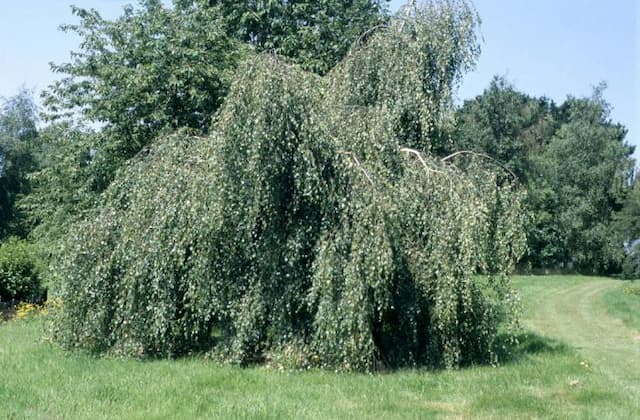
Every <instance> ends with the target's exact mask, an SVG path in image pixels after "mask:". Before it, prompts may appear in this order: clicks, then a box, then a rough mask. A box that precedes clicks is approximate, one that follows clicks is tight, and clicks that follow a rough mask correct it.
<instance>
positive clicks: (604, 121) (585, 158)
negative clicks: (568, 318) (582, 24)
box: [453, 79, 635, 273]
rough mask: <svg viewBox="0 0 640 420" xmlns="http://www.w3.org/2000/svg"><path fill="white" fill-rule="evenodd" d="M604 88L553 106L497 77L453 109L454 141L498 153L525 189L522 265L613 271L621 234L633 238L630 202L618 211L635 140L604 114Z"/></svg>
mask: <svg viewBox="0 0 640 420" xmlns="http://www.w3.org/2000/svg"><path fill="white" fill-rule="evenodd" d="M602 89H603V88H602V87H599V88H598V89H596V91H595V92H594V95H593V97H591V98H571V97H569V98H568V99H567V100H566V101H565V102H564V103H562V104H561V105H559V106H556V105H555V104H553V103H551V102H550V101H549V100H547V99H545V98H533V97H530V96H527V95H525V94H523V93H520V92H517V91H516V90H515V89H514V88H513V87H512V86H510V85H509V84H508V83H506V82H505V81H504V80H503V79H495V80H494V81H493V82H492V84H491V86H490V87H489V88H488V89H487V90H486V91H485V92H484V93H483V94H482V95H481V96H478V97H477V98H476V99H474V100H471V101H467V102H465V104H464V106H463V107H462V108H461V109H460V110H459V112H458V126H457V127H456V131H455V134H454V136H453V138H454V144H455V145H456V146H458V147H459V148H463V149H467V148H468V149H470V150H475V151H478V152H484V153H488V154H490V155H491V156H493V157H495V158H496V159H498V160H500V161H502V162H503V163H504V164H505V165H506V166H507V167H508V168H509V169H511V170H512V171H513V172H514V173H516V174H517V175H518V177H519V178H520V179H521V180H522V182H523V184H524V185H525V186H526V188H527V190H528V195H527V200H526V207H527V209H528V212H529V214H530V223H529V225H528V228H527V237H528V241H527V242H528V253H527V256H526V258H525V259H524V261H523V262H522V264H523V265H524V266H528V267H529V268H552V269H568V270H579V271H581V272H585V273H611V272H617V271H618V270H620V264H621V263H622V259H623V256H624V253H623V246H622V245H623V242H624V241H629V240H630V239H634V238H635V237H634V236H629V235H632V231H633V228H632V226H633V223H635V222H634V221H633V220H634V218H633V216H631V215H630V213H631V212H633V210H632V207H631V205H630V206H629V209H627V210H623V213H622V214H621V215H620V216H618V215H617V212H618V211H619V210H620V208H621V206H622V203H623V200H624V199H625V195H626V194H627V193H628V192H629V189H628V187H627V185H628V184H627V183H628V179H629V177H630V174H631V171H632V168H633V160H632V159H631V157H630V156H631V153H632V152H633V148H632V147H631V146H629V145H627V144H626V143H625V142H624V137H625V134H626V130H625V129H624V128H623V127H622V126H620V125H619V124H614V123H613V122H611V120H610V119H609V109H608V104H607V103H606V102H605V101H604V100H603V98H602ZM629 197H630V198H629V199H628V200H627V201H630V200H632V198H631V197H633V193H632V194H631V195H630V196H629ZM623 219H624V220H625V221H624V223H623V222H622V220H623ZM614 220H619V222H618V223H614ZM623 224H624V225H625V226H626V227H625V228H624V229H626V230H627V232H626V234H625V235H624V236H621V235H620V234H619V232H620V230H621V227H622V225H623Z"/></svg>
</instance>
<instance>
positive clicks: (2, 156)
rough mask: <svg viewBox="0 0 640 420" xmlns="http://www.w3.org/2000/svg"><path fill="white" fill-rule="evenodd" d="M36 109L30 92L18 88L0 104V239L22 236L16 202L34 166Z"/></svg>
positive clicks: (22, 225)
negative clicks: (15, 92) (13, 94)
mask: <svg viewBox="0 0 640 420" xmlns="http://www.w3.org/2000/svg"><path fill="white" fill-rule="evenodd" d="M36 114H37V111H36V106H35V104H34V101H33V98H32V96H31V93H30V92H29V91H27V90H25V89H22V90H21V91H20V92H19V93H18V94H16V95H15V96H13V97H11V98H8V99H2V104H1V106H0V240H2V239H3V238H5V237H7V236H9V235H19V236H24V235H25V233H26V226H25V220H24V219H25V217H24V215H23V214H22V212H21V211H20V208H19V207H18V206H17V205H16V203H17V201H18V199H19V198H20V197H21V196H23V195H24V194H27V193H28V192H29V191H30V185H29V180H28V174H29V172H31V171H33V170H35V169H36V168H37V158H36V156H35V155H36V151H37V147H36V146H37V145H36V142H37V140H38V139H37V137H38V131H37V129H36V123H37V120H38V118H37V115H36Z"/></svg>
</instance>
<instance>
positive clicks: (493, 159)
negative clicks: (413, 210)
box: [440, 150, 520, 181]
mask: <svg viewBox="0 0 640 420" xmlns="http://www.w3.org/2000/svg"><path fill="white" fill-rule="evenodd" d="M462 155H473V156H478V157H481V158H484V159H487V160H490V161H491V162H493V163H495V164H496V165H497V166H499V167H501V168H502V169H504V170H505V171H506V172H508V173H509V174H511V176H512V177H513V179H515V180H516V181H519V180H520V179H519V178H518V176H517V175H516V174H515V173H514V172H513V171H512V170H511V169H509V168H507V166H506V165H505V164H504V163H502V162H500V161H499V160H498V159H496V158H494V157H493V156H491V155H488V154H486V153H480V152H474V151H473V150H459V151H457V152H455V153H451V154H450V155H449V156H445V157H443V158H442V159H440V161H441V162H446V161H448V160H450V159H453V158H454V157H456V156H462Z"/></svg>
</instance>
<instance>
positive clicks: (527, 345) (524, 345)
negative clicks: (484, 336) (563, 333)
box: [496, 331, 569, 364]
mask: <svg viewBox="0 0 640 420" xmlns="http://www.w3.org/2000/svg"><path fill="white" fill-rule="evenodd" d="M497 344H498V345H497V346H496V347H497V350H496V353H497V356H498V361H499V362H500V364H508V363H516V362H518V361H520V360H522V359H524V358H526V357H527V356H530V355H536V354H552V353H556V354H562V353H566V352H568V351H569V346H567V344H565V343H563V342H561V341H557V340H554V339H552V338H549V337H544V336H541V335H538V334H536V333H534V332H532V331H524V332H522V333H520V334H517V335H516V336H515V337H514V336H509V335H506V334H505V335H500V336H498V343H497Z"/></svg>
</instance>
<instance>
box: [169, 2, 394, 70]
mask: <svg viewBox="0 0 640 420" xmlns="http://www.w3.org/2000/svg"><path fill="white" fill-rule="evenodd" d="M387 1H388V0H355V1H353V0H352V1H341V0H297V1H258V2H237V1H233V0H207V1H206V3H208V4H210V5H212V6H215V7H217V8H218V10H219V12H220V15H221V16H222V19H223V21H224V26H225V28H226V31H227V33H228V34H229V35H230V36H232V37H234V38H237V39H239V40H242V41H245V42H248V43H250V44H251V45H253V46H254V47H255V48H256V50H257V51H267V52H274V53H277V54H278V55H280V56H283V57H288V58H290V59H291V60H292V61H293V62H295V63H297V64H300V65H301V67H302V68H303V69H305V70H308V71H312V72H314V73H318V74H325V73H327V72H328V71H329V70H330V69H331V68H332V67H333V66H335V65H336V64H337V63H338V62H339V61H340V60H341V59H342V58H343V57H344V56H345V55H346V53H347V51H348V50H349V48H351V47H352V46H353V44H354V43H355V42H357V40H358V39H359V38H360V36H362V35H363V34H364V33H365V32H367V31H368V30H370V29H372V28H374V27H376V26H378V25H381V24H384V23H385V21H386V20H387V18H386V16H385V14H384V12H385V10H384V4H385V3H386V2H387ZM177 3H178V4H180V3H186V4H191V3H194V2H193V0H186V1H184V0H183V1H181V2H177ZM196 3H198V2H197V1H196Z"/></svg>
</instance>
